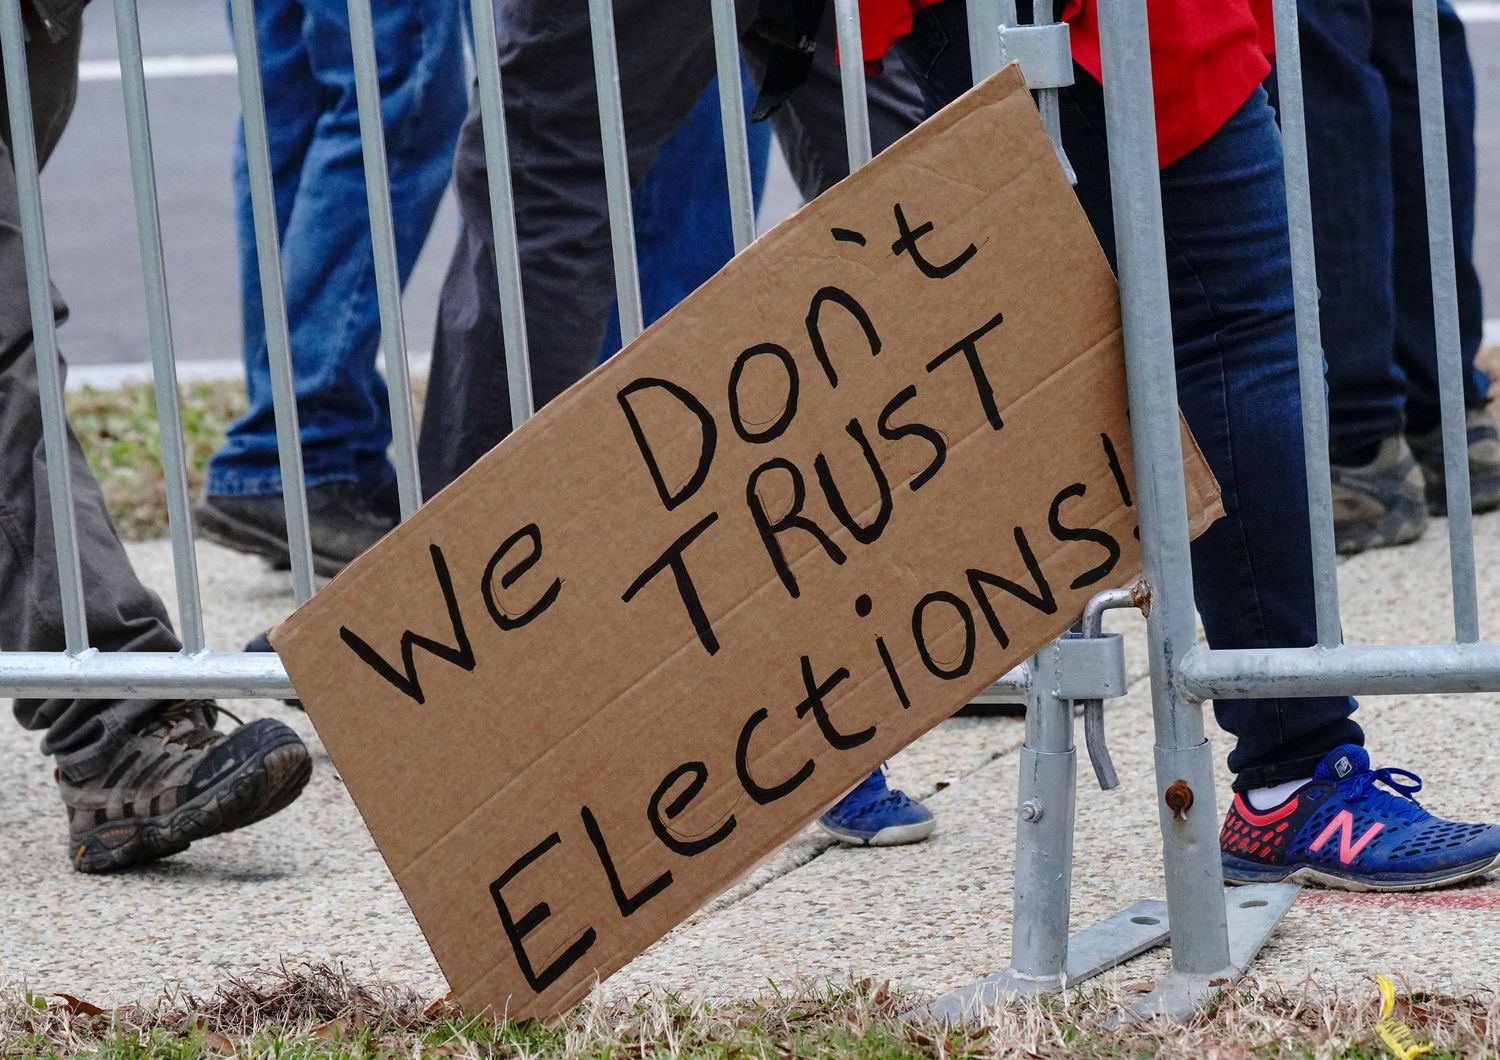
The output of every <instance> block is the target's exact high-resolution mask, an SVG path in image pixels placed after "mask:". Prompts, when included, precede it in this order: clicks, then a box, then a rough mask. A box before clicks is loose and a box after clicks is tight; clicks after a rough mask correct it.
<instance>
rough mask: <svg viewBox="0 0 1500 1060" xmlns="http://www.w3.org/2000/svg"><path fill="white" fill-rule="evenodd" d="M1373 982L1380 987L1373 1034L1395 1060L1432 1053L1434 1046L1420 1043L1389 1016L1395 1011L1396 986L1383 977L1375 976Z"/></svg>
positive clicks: (1411, 1058)
mask: <svg viewBox="0 0 1500 1060" xmlns="http://www.w3.org/2000/svg"><path fill="white" fill-rule="evenodd" d="M1375 982H1376V984H1377V985H1379V987H1380V1019H1379V1020H1378V1021H1377V1022H1376V1024H1375V1033H1376V1034H1378V1035H1380V1040H1381V1041H1383V1042H1385V1045H1386V1048H1387V1049H1389V1050H1390V1051H1391V1052H1392V1053H1394V1054H1395V1055H1396V1060H1416V1058H1417V1057H1419V1056H1421V1055H1422V1054H1423V1053H1430V1052H1432V1050H1433V1049H1435V1048H1436V1046H1434V1045H1433V1044H1432V1043H1431V1042H1424V1041H1422V1040H1421V1039H1420V1038H1418V1037H1417V1036H1416V1035H1415V1034H1413V1033H1412V1029H1411V1028H1410V1027H1408V1026H1407V1025H1406V1024H1404V1023H1402V1022H1401V1021H1400V1020H1398V1019H1396V1018H1394V1017H1393V1016H1392V1015H1391V1013H1392V1012H1394V1011H1395V1009H1396V984H1395V983H1393V982H1391V981H1390V980H1389V979H1387V978H1386V977H1385V976H1383V975H1377V976H1376V977H1375Z"/></svg>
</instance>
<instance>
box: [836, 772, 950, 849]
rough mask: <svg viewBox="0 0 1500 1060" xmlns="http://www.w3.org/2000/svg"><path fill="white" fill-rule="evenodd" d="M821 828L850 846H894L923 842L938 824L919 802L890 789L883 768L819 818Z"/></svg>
mask: <svg viewBox="0 0 1500 1060" xmlns="http://www.w3.org/2000/svg"><path fill="white" fill-rule="evenodd" d="M818 825H819V826H820V827H821V828H822V829H823V831H825V832H827V833H829V834H830V835H832V836H833V837H835V838H836V839H838V840H839V841H840V842H843V843H848V844H850V845H851V846H862V847H894V846H901V845H902V844H905V843H920V842H921V841H922V840H924V839H926V838H927V837H928V836H930V835H931V834H932V830H933V829H934V828H936V827H937V822H936V821H935V820H934V819H933V816H932V811H931V810H929V809H928V808H927V807H925V806H923V805H922V804H921V803H920V802H917V801H916V800H915V799H912V798H909V797H908V796H907V795H906V793H905V792H902V791H896V790H894V789H892V788H889V787H887V786H886V783H885V768H884V767H881V768H880V769H877V770H875V772H873V773H871V774H870V775H869V776H868V777H866V778H865V779H864V780H862V781H861V782H860V783H859V786H858V787H856V788H855V789H854V790H853V791H851V792H850V793H849V794H847V795H845V796H844V797H843V798H842V799H840V800H839V801H838V804H837V805H835V806H834V807H833V809H831V810H829V811H828V812H827V813H825V814H824V815H823V816H822V817H819V818H818Z"/></svg>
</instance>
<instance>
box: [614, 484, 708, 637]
mask: <svg viewBox="0 0 1500 1060" xmlns="http://www.w3.org/2000/svg"><path fill="white" fill-rule="evenodd" d="M718 518H719V513H718V512H709V513H708V514H707V515H705V516H704V517H703V518H702V519H699V520H698V521H697V522H696V523H694V524H693V525H692V527H691V528H690V529H689V530H688V531H687V532H686V533H685V534H683V535H682V536H681V537H679V538H678V539H677V540H676V541H673V542H672V543H671V544H670V545H668V546H667V549H666V551H665V552H663V553H662V554H661V555H660V556H658V557H657V558H656V559H655V560H653V561H652V562H651V565H650V566H649V567H647V568H646V569H645V570H643V571H641V574H640V577H638V578H636V580H635V581H633V582H631V583H630V588H628V589H626V590H625V592H624V593H623V594H622V595H621V596H620V599H621V600H623V601H625V603H627V604H628V603H630V601H631V600H633V599H635V594H636V593H638V592H640V591H641V589H642V588H643V587H644V586H645V585H646V583H647V582H649V581H650V580H651V579H652V578H655V577H656V576H657V575H658V574H660V573H661V572H662V571H664V570H666V569H667V568H668V567H671V568H672V579H673V581H674V582H676V584H677V595H678V597H680V598H681V600H682V606H683V607H684V608H686V609H687V613H688V618H689V619H691V620H692V623H693V630H694V631H695V632H696V633H697V634H698V643H699V644H702V645H703V648H704V650H705V651H707V652H708V654H710V655H714V654H716V653H717V652H718V650H719V638H718V637H716V636H714V627H713V624H712V623H711V622H709V620H708V612H707V611H705V610H703V601H702V600H700V599H699V598H698V587H697V586H696V585H694V584H693V576H692V575H691V574H689V573H688V569H687V564H686V563H685V562H683V559H682V554H683V552H684V551H686V550H687V547H688V546H689V545H691V544H692V543H693V542H694V541H696V540H698V537H699V535H700V534H702V533H703V531H705V530H707V529H708V528H709V527H710V526H712V525H713V523H714V520H716V519H718Z"/></svg>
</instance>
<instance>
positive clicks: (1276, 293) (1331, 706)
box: [902, 2, 1361, 788]
mask: <svg viewBox="0 0 1500 1060" xmlns="http://www.w3.org/2000/svg"><path fill="white" fill-rule="evenodd" d="M902 54H903V57H904V58H905V59H906V60H907V65H908V67H909V68H910V69H912V70H913V71H914V72H915V73H916V74H917V76H918V79H919V80H920V81H922V82H923V84H924V87H925V90H926V91H927V93H928V96H929V102H930V103H931V104H932V105H934V106H941V105H944V104H946V103H948V102H950V101H951V100H952V99H954V98H956V97H957V95H958V94H959V93H961V92H962V91H964V90H965V89H966V88H967V87H968V85H969V72H968V32H967V26H966V22H965V17H964V11H963V5H962V4H958V3H953V2H949V3H943V4H938V5H936V6H934V7H931V8H928V9H926V10H924V11H923V12H921V13H920V14H919V15H918V17H917V20H916V25H915V27H914V30H913V33H912V35H911V36H910V37H908V38H907V39H906V41H904V42H903V44H902ZM1060 103H1061V106H1060V110H1061V114H1062V125H1063V144H1064V147H1065V148H1066V150H1067V152H1068V158H1069V160H1070V161H1071V162H1072V164H1073V168H1074V170H1075V171H1076V172H1077V175H1078V184H1077V192H1078V197H1079V201H1080V202H1081V204H1082V205H1083V208H1084V210H1085V212H1086V213H1087V214H1088V217H1089V221H1090V223H1091V224H1092V226H1093V228H1094V232H1095V234H1096V235H1097V236H1098V237H1099V241H1100V243H1101V244H1102V245H1103V247H1104V249H1105V252H1106V254H1108V255H1109V257H1110V260H1111V263H1113V261H1114V222H1113V214H1112V210H1111V203H1110V177H1109V156H1108V151H1107V147H1106V143H1105V137H1104V110H1103V94H1102V92H1101V90H1100V88H1099V86H1098V84H1097V83H1096V82H1094V81H1093V80H1092V79H1091V78H1090V77H1089V76H1088V75H1087V74H1086V73H1085V72H1083V71H1082V70H1081V69H1080V70H1079V71H1077V83H1076V84H1075V85H1074V86H1073V87H1072V88H1071V89H1067V90H1065V91H1063V92H1062V93H1061V100H1060ZM1161 181H1162V212H1163V219H1164V222H1165V225H1166V234H1167V264H1168V270H1169V279H1170V282H1171V292H1172V328H1173V336H1174V339H1175V343H1176V353H1177V381H1178V400H1179V402H1180V404H1181V406H1182V410H1183V413H1184V415H1185V416H1186V417H1187V420H1188V424H1189V426H1190V427H1191V428H1192V431H1193V434H1194V436H1195V437H1196V438H1197V440H1198V444H1199V445H1200V446H1201V447H1202V449H1203V453H1204V456H1205V457H1206V458H1207V460H1208V464H1209V467H1210V468H1211V469H1212V470H1213V472H1214V474H1215V476H1216V477H1217V478H1218V480H1219V484H1220V487H1221V489H1222V491H1223V497H1224V506H1225V510H1226V513H1227V514H1226V518H1224V519H1221V520H1220V521H1219V522H1218V523H1216V524H1214V526H1213V527H1211V528H1210V529H1209V530H1208V531H1207V532H1206V533H1205V534H1203V535H1202V536H1201V537H1200V538H1198V540H1197V541H1195V542H1194V543H1193V578H1194V591H1195V595H1196V598H1197V603H1198V609H1199V612H1200V614H1201V616H1202V618H1203V626H1204V630H1205V632H1206V633H1207V635H1208V640H1209V643H1210V644H1211V645H1212V646H1214V647H1216V648H1252V647H1296V646H1303V645H1309V644H1312V643H1314V642H1315V640H1316V630H1315V625H1314V608H1313V597H1312V561H1311V547H1310V544H1309V533H1308V516H1307V505H1306V500H1305V498H1306V487H1305V477H1304V469H1303V461H1302V432H1301V418H1300V407H1301V405H1300V400H1299V393H1298V383H1297V363H1296V358H1297V351H1296V337H1295V334H1294V331H1293V322H1292V303H1291V288H1290V284H1291V267H1290V252H1289V249H1288V245H1287V235H1286V204H1285V200H1284V192H1283V188H1282V175H1281V146H1280V139H1279V136H1278V134H1277V131H1276V128H1275V124H1274V121H1273V119H1272V114H1271V111H1270V108H1269V107H1268V106H1267V104H1266V102H1265V97H1264V94H1263V93H1261V92H1260V90H1258V89H1257V91H1256V93H1255V95H1254V96H1253V97H1252V98H1251V100H1250V101H1248V102H1247V103H1246V105H1245V106H1244V107H1243V108H1242V109H1241V111H1240V112H1239V113H1238V114H1236V115H1235V116H1234V118H1232V119H1231V120H1230V121H1229V123H1228V124H1227V125H1226V126H1225V127H1224V128H1223V129H1221V130H1220V131H1219V132H1218V133H1217V134H1216V135H1215V136H1214V137H1212V138H1211V139H1210V140H1209V141H1208V142H1207V143H1206V144H1204V145H1202V146H1200V147H1199V148H1197V149H1196V150H1194V151H1192V152H1190V153H1189V154H1188V155H1186V156H1185V157H1184V158H1182V159H1179V160H1178V161H1177V162H1174V163H1173V164H1172V165H1170V166H1168V167H1167V168H1166V169H1165V170H1163V171H1162V174H1161ZM1215 708H1216V711H1217V715H1218V718H1219V723H1220V724H1221V725H1222V726H1223V727H1224V728H1225V729H1227V730H1228V731H1229V732H1230V733H1231V734H1232V735H1234V737H1235V738H1236V745H1235V748H1234V750H1233V751H1232V752H1231V754H1230V758H1229V762H1230V768H1231V769H1233V770H1234V771H1235V773H1236V775H1237V779H1236V781H1235V785H1236V787H1238V788H1251V787H1259V786H1264V785H1270V784H1275V783H1278V782H1280V781H1283V780H1290V779H1294V778H1300V777H1307V776H1310V775H1311V773H1312V771H1313V769H1314V767H1315V766H1316V765H1317V764H1318V762H1319V761H1320V760H1321V759H1322V757H1323V756H1324V754H1326V753H1327V752H1328V751H1330V750H1332V749H1333V748H1335V747H1338V746H1340V745H1341V744H1344V743H1358V742H1359V741H1360V739H1361V736H1360V730H1359V727H1358V726H1357V725H1355V723H1354V722H1353V721H1352V719H1351V718H1350V715H1351V714H1352V713H1353V710H1354V703H1353V701H1352V700H1350V699H1349V698H1347V697H1343V696H1338V697H1328V698H1318V699H1287V700H1265V699H1261V700H1244V701H1233V702H1217V703H1215Z"/></svg>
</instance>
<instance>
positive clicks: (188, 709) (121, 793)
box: [57, 700, 312, 872]
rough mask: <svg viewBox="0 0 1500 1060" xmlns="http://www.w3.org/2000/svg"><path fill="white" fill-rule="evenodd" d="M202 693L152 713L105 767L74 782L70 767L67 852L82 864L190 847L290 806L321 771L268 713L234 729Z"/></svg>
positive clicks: (119, 862)
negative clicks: (220, 722) (221, 723)
mask: <svg viewBox="0 0 1500 1060" xmlns="http://www.w3.org/2000/svg"><path fill="white" fill-rule="evenodd" d="M217 715H218V710H217V708H215V707H214V705H213V704H211V703H206V702H203V701H201V700H195V701H186V702H180V703H172V704H169V705H167V706H166V707H164V708H163V709H162V710H160V711H158V712H157V713H155V714H153V715H151V716H150V717H148V718H147V719H145V721H143V722H142V723H141V725H140V726H139V727H138V728H137V730H136V731H135V733H133V734H132V735H131V736H130V737H129V738H128V739H127V740H126V741H125V742H124V743H123V744H122V745H121V746H120V749H119V751H118V752H116V754H115V757H114V760H113V761H111V762H110V764H109V766H108V767H107V768H106V769H104V770H103V771H102V772H100V774H99V775H98V776H96V777H94V778H92V779H90V780H88V781H86V782H84V783H81V784H75V783H73V782H72V781H70V780H68V779H67V778H66V777H64V776H62V775H61V774H59V775H58V778H57V780H58V786H59V788H60V789H61V792H62V799H63V803H64V805H66V806H67V808H68V833H69V835H68V855H69V857H70V859H71V860H72V862H73V867H74V868H75V869H77V870H78V871H79V872H108V871H110V870H112V869H122V868H126V867H128V866H131V865H140V864H143V863H145V862H148V861H155V860H156V859H158V858H164V857H167V856H168V855H170V854H176V853H178V852H180V851H183V850H186V849H187V848H188V844H190V843H192V842H194V841H195V840H198V839H205V838H207V837H208V836H211V835H217V834H219V833H220V832H229V831H232V830H234V829H236V828H243V827H245V826H246V825H248V824H254V823H255V822H256V821H259V820H261V819H263V818H265V817H269V816H270V815H271V814H273V813H276V812H278V811H279V810H283V809H285V808H286V807H287V806H288V805H290V804H291V803H292V801H293V800H294V799H296V797H297V796H298V795H299V794H300V793H301V791H302V788H303V787H304V786H305V785H306V784H307V780H308V778H309V777H310V776H311V775H312V759H311V758H310V757H309V755H308V753H307V748H306V747H305V746H303V743H302V741H301V740H300V739H298V738H297V734H296V733H294V732H292V730H291V729H289V728H287V727H286V726H285V725H283V724H282V723H281V722H279V721H274V720H272V719H270V718H261V719H259V720H258V721H252V722H250V723H248V724H245V725H241V726H239V727H238V728H236V729H234V730H233V731H232V732H227V733H224V732H219V731H218V730H216V729H215V728H214V723H215V721H216V720H217Z"/></svg>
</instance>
